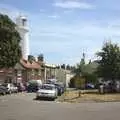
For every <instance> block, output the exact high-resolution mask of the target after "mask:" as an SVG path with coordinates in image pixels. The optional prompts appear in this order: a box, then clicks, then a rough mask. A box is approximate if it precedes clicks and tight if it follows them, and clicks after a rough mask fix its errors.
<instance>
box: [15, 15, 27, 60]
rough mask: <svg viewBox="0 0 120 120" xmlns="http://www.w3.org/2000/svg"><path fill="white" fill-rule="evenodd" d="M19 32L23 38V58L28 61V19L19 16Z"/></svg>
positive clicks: (17, 21)
mask: <svg viewBox="0 0 120 120" xmlns="http://www.w3.org/2000/svg"><path fill="white" fill-rule="evenodd" d="M16 24H17V30H18V32H19V33H20V36H21V43H20V45H21V49H22V58H23V59H25V60H28V55H29V29H28V26H27V18H26V17H24V16H19V17H17V19H16Z"/></svg>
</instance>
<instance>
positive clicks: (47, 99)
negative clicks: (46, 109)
mask: <svg viewBox="0 0 120 120" xmlns="http://www.w3.org/2000/svg"><path fill="white" fill-rule="evenodd" d="M33 100H36V101H54V100H53V99H50V98H34V99H33Z"/></svg>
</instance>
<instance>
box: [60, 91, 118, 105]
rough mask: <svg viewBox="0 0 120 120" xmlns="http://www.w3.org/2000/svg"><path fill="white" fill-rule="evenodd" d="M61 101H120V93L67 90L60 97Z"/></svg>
mask: <svg viewBox="0 0 120 120" xmlns="http://www.w3.org/2000/svg"><path fill="white" fill-rule="evenodd" d="M58 101H60V102H73V103H74V102H75V103H79V102H116V101H119V102H120V93H116V94H99V93H98V92H96V91H94V92H93V93H91V92H89V93H88V92H87V93H84V92H83V91H82V93H79V91H67V92H65V93H64V94H63V95H62V96H60V97H59V98H58Z"/></svg>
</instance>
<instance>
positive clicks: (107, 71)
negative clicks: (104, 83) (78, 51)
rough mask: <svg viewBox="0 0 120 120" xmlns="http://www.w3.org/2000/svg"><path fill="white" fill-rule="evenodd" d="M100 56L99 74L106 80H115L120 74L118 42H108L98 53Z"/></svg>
mask: <svg viewBox="0 0 120 120" xmlns="http://www.w3.org/2000/svg"><path fill="white" fill-rule="evenodd" d="M97 56H98V57H99V60H98V63H99V66H98V75H99V76H100V77H103V78H104V80H108V79H111V80H113V81H114V80H115V79H118V78H119V77H120V76H119V75H120V48H119V46H118V45H117V44H112V43H111V42H106V43H105V44H104V45H103V48H102V50H101V52H98V53H97Z"/></svg>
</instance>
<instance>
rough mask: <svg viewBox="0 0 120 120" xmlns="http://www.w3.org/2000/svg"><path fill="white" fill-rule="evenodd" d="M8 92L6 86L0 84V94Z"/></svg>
mask: <svg viewBox="0 0 120 120" xmlns="http://www.w3.org/2000/svg"><path fill="white" fill-rule="evenodd" d="M7 93H8V90H7V88H6V87H4V86H2V85H0V94H2V95H5V94H7Z"/></svg>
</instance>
